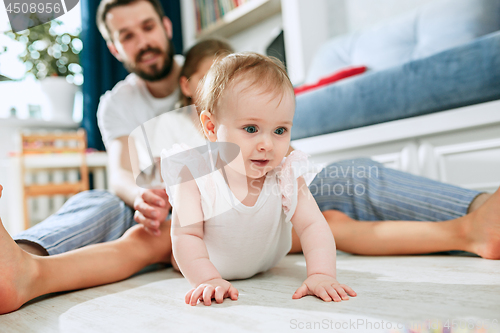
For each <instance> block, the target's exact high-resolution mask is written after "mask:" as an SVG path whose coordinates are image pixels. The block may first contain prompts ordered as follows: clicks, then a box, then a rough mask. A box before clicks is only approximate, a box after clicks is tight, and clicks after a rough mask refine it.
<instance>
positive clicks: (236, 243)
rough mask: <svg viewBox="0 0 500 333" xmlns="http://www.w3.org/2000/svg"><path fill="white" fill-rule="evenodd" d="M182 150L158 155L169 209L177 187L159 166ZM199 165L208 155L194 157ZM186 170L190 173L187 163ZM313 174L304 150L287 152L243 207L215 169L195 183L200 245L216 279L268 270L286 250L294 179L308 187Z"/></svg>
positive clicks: (177, 147)
mask: <svg viewBox="0 0 500 333" xmlns="http://www.w3.org/2000/svg"><path fill="white" fill-rule="evenodd" d="M188 148H189V147H187V146H185V145H183V146H182V147H181V146H180V145H175V146H174V147H173V148H172V149H170V150H168V151H166V150H164V151H163V152H162V176H163V179H164V180H165V182H166V190H167V194H168V195H169V199H170V202H171V203H172V206H173V207H174V205H173V202H174V200H173V199H172V198H173V196H175V192H176V188H177V186H175V185H174V186H169V184H176V183H175V182H176V179H177V177H178V174H179V168H176V167H171V164H169V163H164V162H165V159H168V158H169V157H175V154H177V153H179V152H183V151H186V149H188ZM177 156H180V155H177ZM200 161H203V162H202V163H208V164H210V162H209V157H208V154H204V155H203V156H202V155H201V154H200ZM184 163H186V162H184ZM188 164H189V163H188ZM191 164H192V163H191ZM167 166H169V167H167ZM188 167H189V168H190V169H193V168H192V166H191V165H188ZM174 169H175V170H174ZM319 171H320V168H319V166H318V165H315V164H313V163H311V162H309V161H308V159H307V155H306V154H305V153H304V152H301V151H297V150H296V151H293V152H292V153H291V154H290V155H289V156H288V157H286V158H284V159H283V161H282V163H281V164H280V166H279V167H277V168H275V169H274V170H272V171H270V172H268V173H267V175H266V179H265V182H264V185H263V187H262V191H261V193H260V195H259V197H258V199H257V201H256V203H255V205H253V206H252V207H249V206H245V205H243V204H242V203H241V202H240V201H239V200H238V199H237V198H236V197H235V196H234V194H233V193H232V192H231V191H230V190H229V187H228V185H227V184H226V182H225V180H224V177H223V175H222V173H221V172H220V170H216V171H214V172H212V173H209V174H207V175H204V176H201V177H198V178H196V179H195V180H196V184H197V185H198V189H199V191H200V195H201V206H202V210H203V217H204V236H203V241H204V242H205V244H206V247H207V250H208V254H209V258H210V261H211V262H212V263H213V264H214V266H215V267H216V268H217V270H218V271H219V273H220V274H221V276H222V278H224V279H226V280H233V279H246V278H249V277H251V276H253V275H255V274H257V273H259V272H263V271H266V270H268V269H270V268H272V267H273V266H275V265H276V264H277V263H278V262H279V261H280V260H281V259H282V258H283V257H284V256H285V255H286V254H287V253H288V252H289V251H290V248H291V245H292V237H291V235H292V234H291V230H292V224H291V222H290V220H291V218H292V216H293V214H294V212H295V208H296V206H297V178H298V177H300V176H304V179H305V181H306V184H309V183H310V182H311V181H312V180H313V179H314V176H315V175H316V174H317V173H318V172H319ZM192 173H193V175H194V174H196V172H192ZM198 175H199V173H198ZM174 209H175V207H174Z"/></svg>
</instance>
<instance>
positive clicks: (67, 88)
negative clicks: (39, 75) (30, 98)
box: [40, 76, 78, 122]
mask: <svg viewBox="0 0 500 333" xmlns="http://www.w3.org/2000/svg"><path fill="white" fill-rule="evenodd" d="M40 87H41V89H42V92H43V93H44V95H45V96H46V97H47V104H46V107H45V108H44V109H43V111H42V116H43V119H45V120H51V121H61V122H72V121H73V107H74V102H75V94H76V92H77V91H78V87H77V86H75V85H74V84H72V83H69V82H68V81H66V78H65V77H62V76H51V77H46V78H45V79H43V80H41V81H40Z"/></svg>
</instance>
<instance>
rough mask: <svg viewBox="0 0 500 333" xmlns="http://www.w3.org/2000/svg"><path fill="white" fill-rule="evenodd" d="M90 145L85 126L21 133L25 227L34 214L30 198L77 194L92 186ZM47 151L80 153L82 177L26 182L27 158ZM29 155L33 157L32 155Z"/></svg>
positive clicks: (52, 155) (54, 153)
mask: <svg viewBox="0 0 500 333" xmlns="http://www.w3.org/2000/svg"><path fill="white" fill-rule="evenodd" d="M86 148H87V137H86V133H85V130H84V129H79V130H78V131H75V132H64V133H47V134H30V133H21V154H20V164H21V182H22V188H23V199H24V200H23V201H24V203H23V204H24V228H25V229H27V228H29V227H30V216H29V212H28V198H29V197H37V196H54V195H74V194H77V193H79V192H81V191H85V190H88V189H89V173H88V168H87V163H86V157H85V151H86ZM34 154H37V155H40V154H46V155H47V157H48V158H50V157H54V156H55V155H57V156H60V154H78V155H80V159H81V160H80V163H79V171H80V177H79V180H78V181H76V182H69V181H66V182H62V183H53V182H52V183H47V184H26V182H25V175H26V171H27V168H26V158H27V157H28V156H30V155H34ZM28 158H29V157H28ZM29 169H30V170H33V169H43V167H37V166H31V167H30V168H29Z"/></svg>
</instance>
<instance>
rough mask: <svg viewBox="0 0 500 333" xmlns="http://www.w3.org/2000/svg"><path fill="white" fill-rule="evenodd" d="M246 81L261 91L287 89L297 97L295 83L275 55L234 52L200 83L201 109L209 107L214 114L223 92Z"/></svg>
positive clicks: (199, 107) (199, 108) (218, 63)
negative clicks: (294, 89)
mask: <svg viewBox="0 0 500 333" xmlns="http://www.w3.org/2000/svg"><path fill="white" fill-rule="evenodd" d="M242 81H245V82H246V83H247V86H246V87H245V89H246V88H250V87H254V86H257V87H258V88H259V90H261V91H262V92H277V93H278V92H280V93H281V95H283V94H284V93H285V92H286V91H287V90H288V91H289V92H290V93H291V94H292V96H294V93H293V85H292V83H291V82H290V79H289V78H288V74H287V73H286V70H285V68H284V67H283V64H282V63H281V62H280V61H279V60H278V59H276V58H274V57H267V56H263V55H261V54H258V53H254V52H244V53H233V54H230V55H228V56H226V57H224V58H222V59H220V60H218V61H216V62H215V63H214V64H213V65H212V67H211V68H210V70H209V71H208V73H207V75H205V77H204V78H203V80H202V81H201V82H200V84H199V85H198V92H197V96H199V100H198V112H201V111H203V110H207V111H208V112H210V113H211V114H213V115H215V114H216V113H217V112H215V111H216V109H217V107H218V106H219V101H220V99H221V98H222V96H223V94H224V92H225V91H226V90H227V89H228V88H229V87H231V86H232V85H234V84H237V83H239V82H242Z"/></svg>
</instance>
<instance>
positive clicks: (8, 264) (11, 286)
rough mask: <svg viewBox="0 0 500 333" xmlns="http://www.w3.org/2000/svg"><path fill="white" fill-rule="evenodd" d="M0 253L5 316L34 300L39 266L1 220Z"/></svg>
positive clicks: (0, 309) (0, 293)
mask: <svg viewBox="0 0 500 333" xmlns="http://www.w3.org/2000/svg"><path fill="white" fill-rule="evenodd" d="M1 195H2V186H1V185H0V197H1ZM0 253H1V255H0V272H1V274H0V314H4V313H8V312H12V311H15V310H17V309H19V308H20V307H21V305H23V304H24V303H26V302H27V301H29V300H30V299H31V298H33V297H31V298H30V295H29V291H30V285H31V282H32V281H35V279H36V272H37V265H36V263H35V261H34V260H33V259H32V257H31V255H30V254H28V253H26V252H24V251H23V250H21V248H20V247H19V246H18V245H17V244H16V243H15V242H14V240H13V239H12V238H11V237H10V235H9V234H8V233H7V230H5V228H4V226H3V224H2V220H1V219H0Z"/></svg>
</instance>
